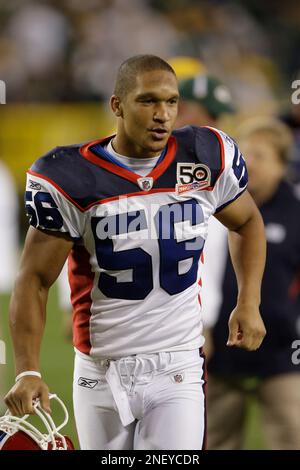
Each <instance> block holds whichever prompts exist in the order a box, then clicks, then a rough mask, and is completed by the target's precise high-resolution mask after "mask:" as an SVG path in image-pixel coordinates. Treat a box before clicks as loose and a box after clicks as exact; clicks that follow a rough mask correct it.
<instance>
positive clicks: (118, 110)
mask: <svg viewBox="0 0 300 470" xmlns="http://www.w3.org/2000/svg"><path fill="white" fill-rule="evenodd" d="M110 107H111V109H112V111H113V113H114V115H115V116H117V117H123V109H122V103H121V100H120V98H119V97H118V96H116V95H112V97H111V98H110Z"/></svg>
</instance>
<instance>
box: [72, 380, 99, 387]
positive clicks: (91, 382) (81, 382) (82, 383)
mask: <svg viewBox="0 0 300 470" xmlns="http://www.w3.org/2000/svg"><path fill="white" fill-rule="evenodd" d="M77 383H78V385H80V387H85V388H95V387H96V385H97V383H98V380H93V379H86V378H85V377H79V379H78V382H77Z"/></svg>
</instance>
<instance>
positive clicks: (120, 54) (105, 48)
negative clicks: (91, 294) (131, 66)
mask: <svg viewBox="0 0 300 470" xmlns="http://www.w3.org/2000/svg"><path fill="white" fill-rule="evenodd" d="M299 50H300V3H299V2H297V1H289V0H286V1H285V2H284V3H282V2H281V1H280V0H273V1H272V2H261V1H259V0H243V1H242V0H241V1H233V0H232V1H229V0H228V1H227V0H223V1H221V0H219V1H217V0H211V1H202V0H173V1H171V2H170V1H167V0H85V1H84V2H83V1H81V0H52V1H51V0H39V1H34V0H10V1H9V2H7V1H5V0H0V79H1V80H3V81H4V82H5V83H6V89H7V96H6V101H7V104H6V105H2V106H0V160H2V161H3V162H4V163H5V164H6V165H7V167H8V168H9V169H10V171H11V174H12V175H13V177H14V180H15V183H16V191H17V194H18V199H19V202H20V212H19V227H20V237H19V238H20V240H19V241H20V246H21V245H22V241H23V239H24V235H25V232H26V229H27V223H26V218H25V214H24V210H23V202H22V200H23V188H24V182H25V172H26V170H27V168H28V167H29V166H30V164H31V163H32V162H33V160H35V159H36V158H37V157H38V156H40V155H42V154H43V153H45V152H46V151H47V150H49V149H50V148H52V147H55V146H56V145H63V144H70V143H75V142H81V141H85V140H91V139H95V138H97V137H98V136H99V135H106V134H108V133H109V132H111V131H112V129H113V120H112V116H111V114H110V113H109V110H108V106H107V98H108V97H109V95H110V92H111V91H112V83H113V79H114V76H115V72H116V69H117V67H118V65H119V64H120V62H121V61H122V60H124V59H126V58H127V57H129V56H131V55H134V54H139V53H153V54H158V55H160V56H162V57H164V58H166V59H168V58H171V57H172V58H174V57H179V59H178V62H177V70H178V72H179V75H181V76H187V75H192V74H194V73H195V72H198V71H200V72H201V70H208V71H209V73H210V74H213V75H214V76H216V77H218V78H220V79H221V80H222V81H223V82H224V83H226V84H227V85H228V87H229V88H230V90H231V92H232V95H233V99H234V102H235V105H236V107H237V114H236V115H234V116H230V117H226V118H224V119H223V122H222V124H220V127H222V128H223V129H224V130H226V131H228V132H230V133H232V134H234V129H235V125H236V123H238V122H240V121H241V120H243V119H244V118H245V117H248V116H251V115H256V114H259V115H261V114H267V115H270V114H273V115H278V116H282V117H284V119H285V120H286V121H288V122H291V123H292V124H291V126H292V127H293V126H294V128H293V130H295V135H296V137H297V135H298V139H300V138H299V135H300V132H299V129H300V111H299V106H300V105H298V106H292V104H291V95H292V91H293V90H292V88H291V86H292V82H293V81H294V80H295V79H297V78H300V72H299V71H300V59H299V58H300V55H299ZM198 61H200V62H198ZM296 108H297V109H296ZM297 120H298V121H297ZM295 122H298V128H297V126H296V125H294V124H295ZM296 131H297V132H298V134H297V133H296ZM298 142H299V140H298ZM299 160H300V151H299V150H298V151H297V149H296V147H295V157H294V166H293V169H294V170H297V168H298V167H299ZM297 178H298V176H297V175H296V176H295V179H296V180H297ZM0 191H1V188H0ZM0 230H1V226H0ZM0 263H1V260H0ZM0 269H5V266H3V265H1V268H0ZM8 299H9V292H8V293H3V294H2V295H1V304H0V309H1V310H0V338H1V339H2V338H3V339H4V340H5V341H6V342H7V365H1V364H0V374H2V376H3V377H4V375H5V383H3V382H2V384H1V387H3V390H2V394H3V393H4V391H5V390H7V389H8V388H9V387H10V385H11V384H12V383H13V379H14V369H13V358H12V352H11V346H10V342H9V336H8V328H7V310H8ZM72 361H73V351H72V347H71V346H70V344H69V343H68V342H67V341H66V340H65V338H64V336H63V326H62V320H61V311H60V308H59V306H58V303H57V294H56V288H55V287H54V289H53V290H52V293H51V297H50V302H49V305H48V323H47V331H46V338H45V341H44V343H43V351H42V361H41V362H42V372H43V375H44V377H45V380H46V381H47V382H48V384H49V385H50V388H51V390H52V391H54V392H56V393H58V394H59V395H60V396H61V397H62V398H63V399H64V400H65V401H66V403H67V405H68V408H69V409H70V410H72V405H71V380H72V368H73V367H72ZM0 396H1V394H0ZM0 408H1V407H0ZM250 410H251V412H250V414H249V431H248V435H247V439H246V447H247V448H263V442H262V440H261V438H260V432H259V425H258V424H257V423H258V420H257V410H256V408H255V407H251V408H250ZM68 432H69V434H70V435H71V436H73V437H74V436H75V428H74V422H73V420H71V422H70V424H69V429H68Z"/></svg>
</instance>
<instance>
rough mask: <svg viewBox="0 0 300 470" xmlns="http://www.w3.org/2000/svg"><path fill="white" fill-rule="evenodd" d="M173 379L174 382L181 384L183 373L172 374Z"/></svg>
mask: <svg viewBox="0 0 300 470" xmlns="http://www.w3.org/2000/svg"><path fill="white" fill-rule="evenodd" d="M174 380H175V382H176V383H178V384H181V382H183V375H182V374H176V375H174Z"/></svg>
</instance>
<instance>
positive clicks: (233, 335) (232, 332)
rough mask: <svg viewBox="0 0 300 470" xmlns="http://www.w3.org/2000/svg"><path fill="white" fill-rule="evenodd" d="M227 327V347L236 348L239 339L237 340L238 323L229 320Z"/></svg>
mask: <svg viewBox="0 0 300 470" xmlns="http://www.w3.org/2000/svg"><path fill="white" fill-rule="evenodd" d="M228 326H229V335H228V340H227V343H226V344H227V346H236V345H237V343H238V341H239V339H238V333H239V324H238V322H237V321H236V320H235V319H233V318H231V319H230V320H229V323H228Z"/></svg>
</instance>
